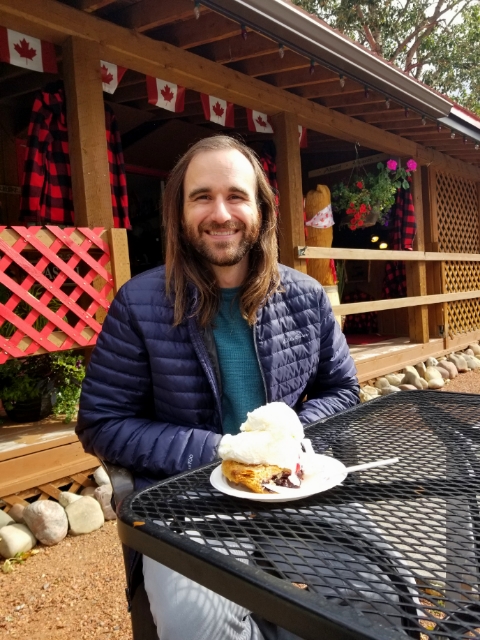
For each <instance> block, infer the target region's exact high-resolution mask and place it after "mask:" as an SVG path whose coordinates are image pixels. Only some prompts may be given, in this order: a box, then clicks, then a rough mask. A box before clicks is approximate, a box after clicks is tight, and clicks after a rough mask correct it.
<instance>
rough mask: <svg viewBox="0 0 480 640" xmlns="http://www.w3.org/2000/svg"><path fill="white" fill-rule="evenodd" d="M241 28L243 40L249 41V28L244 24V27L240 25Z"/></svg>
mask: <svg viewBox="0 0 480 640" xmlns="http://www.w3.org/2000/svg"><path fill="white" fill-rule="evenodd" d="M240 26H241V29H242V38H243V39H244V40H246V39H247V37H248V33H247V27H246V26H245V25H244V24H242V25H240Z"/></svg>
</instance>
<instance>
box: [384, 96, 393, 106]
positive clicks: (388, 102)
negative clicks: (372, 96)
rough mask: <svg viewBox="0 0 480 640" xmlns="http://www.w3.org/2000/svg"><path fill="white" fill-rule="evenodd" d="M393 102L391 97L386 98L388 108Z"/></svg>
mask: <svg viewBox="0 0 480 640" xmlns="http://www.w3.org/2000/svg"><path fill="white" fill-rule="evenodd" d="M391 104H392V101H391V100H390V98H385V107H386V108H387V109H390V106H391Z"/></svg>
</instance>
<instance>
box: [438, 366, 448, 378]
mask: <svg viewBox="0 0 480 640" xmlns="http://www.w3.org/2000/svg"><path fill="white" fill-rule="evenodd" d="M436 369H437V371H440V374H441V376H442V378H443V379H444V380H450V373H449V372H448V371H447V370H446V369H445V368H444V367H441V366H440V365H439V366H438V367H436Z"/></svg>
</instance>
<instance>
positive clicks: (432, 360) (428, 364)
mask: <svg viewBox="0 0 480 640" xmlns="http://www.w3.org/2000/svg"><path fill="white" fill-rule="evenodd" d="M437 364H438V360H437V359H436V358H432V357H430V358H427V359H426V360H425V366H426V367H427V369H428V367H436V366H437Z"/></svg>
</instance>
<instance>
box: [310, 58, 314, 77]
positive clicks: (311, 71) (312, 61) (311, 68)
mask: <svg viewBox="0 0 480 640" xmlns="http://www.w3.org/2000/svg"><path fill="white" fill-rule="evenodd" d="M314 73H315V60H314V59H313V58H312V59H311V60H310V75H313V74H314Z"/></svg>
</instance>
